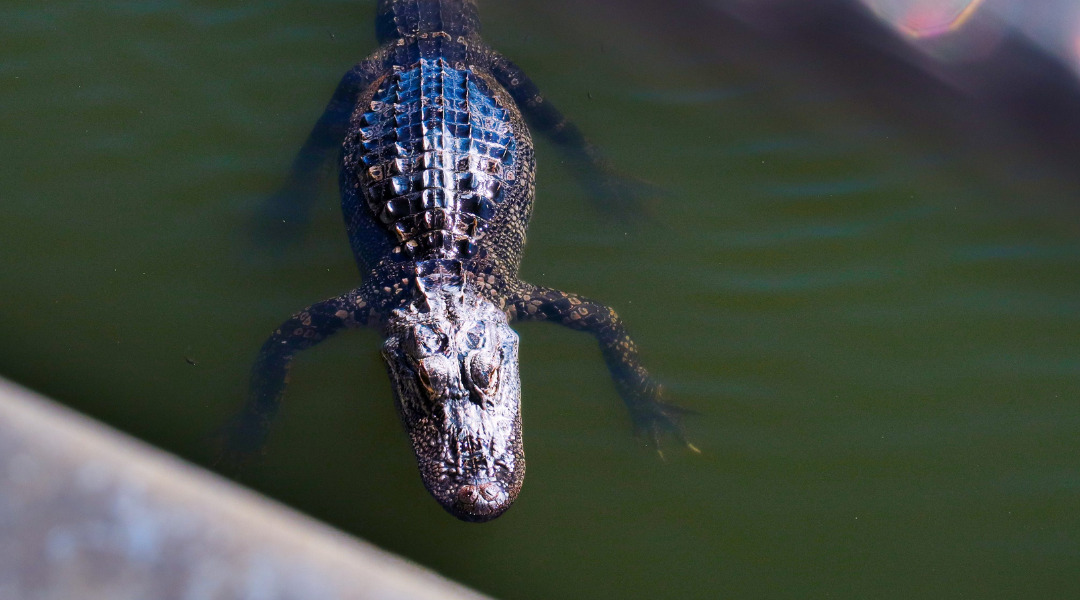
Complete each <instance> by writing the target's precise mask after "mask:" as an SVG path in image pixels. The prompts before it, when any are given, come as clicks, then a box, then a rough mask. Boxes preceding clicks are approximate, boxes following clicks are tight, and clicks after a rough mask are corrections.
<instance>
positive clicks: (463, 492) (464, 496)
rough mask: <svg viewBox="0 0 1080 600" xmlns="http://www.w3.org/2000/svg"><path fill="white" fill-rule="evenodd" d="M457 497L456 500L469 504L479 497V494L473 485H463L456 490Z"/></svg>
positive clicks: (474, 502)
mask: <svg viewBox="0 0 1080 600" xmlns="http://www.w3.org/2000/svg"><path fill="white" fill-rule="evenodd" d="M457 497H458V502H460V503H462V504H465V505H470V506H471V505H473V504H476V501H477V500H479V499H480V494H479V493H478V492H477V490H476V486H475V485H464V486H461V489H460V490H458V493H457Z"/></svg>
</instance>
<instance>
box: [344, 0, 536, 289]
mask: <svg viewBox="0 0 1080 600" xmlns="http://www.w3.org/2000/svg"><path fill="white" fill-rule="evenodd" d="M380 11H381V16H380V19H381V20H382V21H381V22H383V25H381V27H383V28H384V29H387V28H388V27H389V25H386V23H387V22H390V18H391V17H392V21H393V22H394V23H396V24H397V25H396V28H395V29H394V30H393V31H392V32H389V30H388V29H387V31H388V33H385V35H386V36H389V41H388V42H387V44H386V45H384V48H387V49H389V52H390V55H391V57H392V60H391V61H390V62H391V65H390V68H389V70H388V72H387V73H386V75H385V76H384V77H382V78H381V79H379V80H378V81H377V82H375V83H374V84H373V85H372V86H371V88H370V89H368V90H367V91H366V92H365V93H364V94H362V95H361V98H360V101H359V103H358V105H357V108H356V111H355V112H354V114H353V116H352V120H351V123H350V127H349V134H348V135H347V136H346V139H345V144H344V156H343V164H342V167H343V168H342V171H341V172H342V181H341V185H342V192H343V193H342V200H343V208H344V210H345V216H346V221H347V224H348V227H349V235H350V238H351V239H352V241H353V249H354V251H355V252H356V254H357V258H358V259H359V260H360V262H361V264H364V265H367V266H368V267H375V266H376V265H377V264H379V263H381V262H384V261H385V260H386V259H390V260H391V261H392V262H404V261H409V262H418V261H423V260H429V259H454V260H469V259H474V258H484V257H486V256H488V255H489V254H490V255H492V256H491V257H492V258H493V259H494V262H497V263H499V264H501V265H505V266H507V267H510V268H509V271H510V272H516V266H517V262H518V260H519V259H520V252H521V247H522V246H523V244H524V233H525V227H526V225H527V221H528V218H529V213H530V212H531V203H532V180H533V168H534V167H533V157H532V141H531V139H530V137H529V132H528V129H527V127H525V125H524V122H523V121H522V119H521V115H520V114H519V112H518V109H517V106H516V105H515V104H514V102H513V100H512V99H511V98H510V96H509V94H508V93H507V92H506V91H505V90H504V89H503V88H502V87H501V86H500V85H499V84H498V83H497V82H495V80H494V79H493V78H492V77H491V75H490V74H489V72H488V70H487V68H486V66H485V64H486V62H487V61H488V60H489V51H488V50H487V49H486V48H485V47H484V46H483V45H482V44H481V42H480V41H479V38H478V37H475V36H474V35H473V34H474V33H475V28H476V27H477V26H478V25H477V23H476V19H475V6H474V5H473V3H472V2H468V1H466V2H461V1H456V2H451V1H450V0H442V1H439V0H431V1H419V2H417V1H415V0H414V1H411V2H405V1H400V0H398V1H395V2H383V3H382V4H381V5H380ZM451 15H453V16H451ZM443 29H448V30H449V31H445V30H443ZM403 32H411V33H403ZM451 32H454V33H457V34H460V35H458V36H456V37H455V35H454V34H453V33H451ZM382 36H384V32H382V31H380V37H382ZM469 36H472V37H469Z"/></svg>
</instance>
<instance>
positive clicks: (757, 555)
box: [0, 0, 1080, 599]
mask: <svg viewBox="0 0 1080 600" xmlns="http://www.w3.org/2000/svg"><path fill="white" fill-rule="evenodd" d="M751 5H753V6H751ZM755 6H756V7H758V8H756V9H755V10H756V11H757V12H755V10H751V8H754V7H755ZM762 6H767V7H769V10H768V11H765V10H764V9H761V7H762ZM481 8H482V16H483V19H484V22H485V38H486V40H487V41H488V43H489V44H491V45H492V46H494V47H496V48H499V49H500V50H501V51H502V52H503V53H505V54H506V55H508V56H510V57H512V58H513V59H514V60H515V61H516V62H517V63H519V64H520V65H521V66H522V67H523V68H524V69H525V70H526V71H527V72H529V73H530V75H531V76H532V77H533V78H534V80H536V82H537V83H538V85H539V86H540V87H541V89H543V90H545V93H546V94H547V96H548V97H549V98H550V99H552V101H553V102H556V103H557V105H558V106H559V107H560V108H561V109H562V110H563V112H565V113H566V114H568V115H571V116H572V117H573V119H574V120H575V121H576V122H577V124H578V125H579V126H580V127H581V128H582V129H583V130H584V131H585V132H586V133H587V134H588V135H589V136H590V137H591V138H592V139H593V140H595V141H596V142H597V143H598V144H599V145H600V146H601V147H603V148H604V150H605V151H606V152H607V154H608V155H609V157H610V158H611V160H612V161H613V162H614V163H615V164H616V165H618V167H619V168H620V169H622V170H623V171H625V172H627V173H632V174H634V175H636V176H640V177H642V178H643V179H646V180H648V181H651V182H654V183H655V184H657V185H658V186H659V187H660V188H662V189H663V190H665V192H666V193H665V195H664V196H663V197H662V198H660V199H658V200H657V201H656V203H655V204H654V205H652V209H653V211H652V216H651V217H650V218H649V219H646V220H638V221H635V220H625V221H624V220H618V219H612V218H610V217H609V216H605V215H603V214H600V213H598V212H597V211H595V210H593V209H592V208H590V206H589V203H588V200H587V193H586V190H584V189H583V188H582V187H581V186H580V185H579V184H578V183H576V182H575V181H574V178H573V173H572V172H571V171H570V169H568V168H567V167H566V166H565V165H563V164H561V158H560V155H559V154H558V152H557V151H556V150H555V148H553V147H552V146H551V145H550V144H548V143H546V142H544V141H542V140H541V141H539V142H538V149H537V156H538V168H539V172H538V194H537V204H536V212H535V215H534V219H533V223H532V226H531V228H530V233H529V235H530V238H529V246H528V249H527V252H526V257H525V263H524V265H523V274H524V276H525V277H526V278H527V279H529V280H531V281H533V282H535V283H537V284H541V285H550V286H553V287H559V288H564V289H569V290H573V291H576V292H579V293H581V294H584V295H587V296H590V297H594V298H597V299H598V300H601V301H604V302H607V303H610V304H611V305H613V306H615V307H616V308H617V309H618V310H619V313H620V315H621V316H622V317H623V318H624V319H625V320H626V321H627V323H628V325H629V326H630V328H631V330H632V331H633V332H634V333H635V334H636V337H637V340H638V344H639V346H640V347H641V349H642V352H643V354H644V358H645V360H646V361H647V364H648V365H649V366H650V368H651V369H652V370H653V371H654V372H655V373H656V375H657V376H658V377H659V378H660V379H662V380H663V381H664V382H665V384H666V385H667V386H668V387H669V389H670V390H671V391H672V392H673V394H674V396H675V397H676V399H677V400H678V401H679V402H680V403H682V404H684V405H686V406H689V407H692V408H695V409H697V410H700V411H701V412H702V413H703V416H702V417H699V418H698V419H697V420H696V421H694V422H692V423H691V424H690V431H689V433H690V436H691V438H692V439H693V440H694V441H695V443H696V444H697V445H698V446H699V447H701V448H702V450H703V451H704V454H703V455H702V456H689V455H684V454H678V453H669V460H668V462H666V463H661V462H659V461H657V460H656V459H655V457H654V456H653V455H652V454H651V453H650V452H649V451H648V450H647V449H645V448H644V447H643V446H642V444H641V443H640V442H639V441H635V440H634V439H633V438H632V437H631V436H630V435H629V429H630V427H629V423H628V422H627V419H626V415H625V413H624V411H623V409H622V407H621V406H620V403H619V400H618V397H617V395H616V393H615V391H614V390H613V389H612V387H611V385H610V382H609V379H608V377H607V374H606V373H605V371H604V366H603V363H602V361H601V360H600V357H599V355H598V352H597V351H596V348H595V344H594V342H593V340H591V339H589V338H588V337H586V336H580V335H577V334H575V333H574V332H571V331H564V330H560V329H559V328H555V327H549V326H545V325H543V324H525V325H522V326H521V327H519V328H518V330H519V332H520V335H521V338H522V341H521V369H522V383H523V405H524V408H523V414H524V435H525V448H526V455H527V457H528V460H529V475H528V477H527V478H526V483H525V486H524V489H523V491H522V495H521V497H520V498H519V500H518V503H517V504H516V505H515V507H514V508H513V510H511V511H509V512H508V513H507V514H506V515H505V516H503V517H501V518H500V519H499V520H497V521H494V522H492V523H490V524H487V525H483V526H471V525H467V524H463V523H458V522H456V521H455V520H454V519H453V518H452V517H450V516H448V515H446V514H445V513H444V512H443V510H442V509H441V508H439V506H438V505H437V504H436V503H435V502H433V501H432V500H431V499H430V497H429V496H428V494H427V493H426V492H425V491H424V489H423V487H422V486H421V484H420V481H419V478H418V477H417V473H416V467H415V464H414V459H413V455H412V452H411V449H410V447H409V444H408V441H407V439H406V438H405V436H404V435H402V431H401V426H400V424H399V423H398V421H397V415H396V414H395V412H394V408H393V404H392V400H391V392H390V386H389V383H388V381H387V377H386V373H385V369H384V367H383V365H382V363H381V360H380V358H379V355H378V347H379V340H378V336H377V335H376V334H375V333H373V332H355V333H349V334H347V335H341V336H338V337H337V338H335V339H333V340H330V341H328V342H326V343H325V344H323V345H320V346H319V347H317V348H314V349H312V350H309V351H306V352H305V353H304V355H303V356H302V357H301V358H300V360H299V361H298V364H297V366H296V368H295V369H294V371H293V376H292V383H291V384H290V389H289V392H288V396H287V398H286V405H285V408H284V410H283V414H282V416H281V418H280V422H279V424H278V426H277V427H276V429H275V431H274V434H273V437H272V440H271V443H270V447H269V450H268V452H269V453H268V456H267V460H266V462H265V463H264V464H262V465H260V466H258V467H256V468H254V469H251V470H250V471H248V472H245V473H244V474H242V475H241V477H240V479H241V480H242V481H243V482H244V483H247V484H249V485H252V486H253V487H255V488H257V489H259V490H261V491H264V492H266V493H268V494H270V495H272V496H274V497H276V498H279V499H281V500H283V501H285V502H287V503H289V504H291V505H293V506H296V507H298V508H300V509H301V510H304V511H306V512H308V513H310V514H313V515H315V516H316V517H319V518H321V519H324V520H327V521H329V522H330V523H333V524H334V525H336V526H338V527H341V528H343V529H345V530H347V531H350V532H352V533H355V534H357V535H360V536H362V537H364V538H366V539H369V540H371V541H373V542H375V543H377V544H379V545H381V546H383V547H385V548H387V549H390V550H392V551H395V552H399V553H401V554H404V555H406V556H408V557H410V558H413V559H415V560H417V561H419V562H421V563H423V564H426V565H429V566H431V567H433V568H435V569H437V570H439V571H441V572H442V573H445V574H447V575H448V576H450V577H452V578H454V579H457V580H459V581H462V582H464V583H467V584H469V585H472V586H475V587H477V588H479V589H480V590H483V591H485V592H488V593H490V594H492V595H494V596H497V597H502V598H507V599H527V598H550V597H564V598H620V599H632V598H657V597H661V598H665V597H675V596H679V597H688V598H715V597H717V596H725V597H726V596H731V597H738V598H776V597H817V596H828V597H838V598H864V597H880V598H923V597H927V596H938V595H964V596H977V597H982V598H997V597H1002V598H1004V597H1031V596H1038V597H1068V596H1070V595H1076V594H1077V592H1080V589H1078V585H1077V580H1076V577H1075V573H1076V571H1077V568H1078V567H1080V520H1078V517H1077V514H1078V513H1077V511H1076V510H1075V507H1076V505H1077V500H1078V493H1080V488H1078V485H1077V482H1078V481H1080V465H1078V464H1077V459H1076V457H1077V455H1078V453H1077V451H1078V450H1080V448H1078V443H1077V439H1078V438H1077V436H1076V431H1077V430H1078V428H1080V405H1078V404H1077V402H1076V400H1077V398H1076V391H1077V390H1078V389H1080V366H1078V364H1080V363H1078V356H1080V353H1078V350H1077V348H1078V347H1080V327H1078V325H1080V323H1078V317H1077V315H1080V312H1078V311H1077V308H1078V305H1077V303H1078V302H1080V300H1078V299H1080V279H1078V278H1077V272H1078V270H1077V267H1078V266H1080V265H1078V261H1080V235H1078V233H1080V231H1078V230H1080V210H1078V209H1080V207H1078V204H1077V202H1076V199H1077V198H1078V197H1080V196H1078V194H1077V192H1078V189H1080V181H1078V180H1077V173H1080V171H1078V170H1076V169H1075V168H1074V165H1075V164H1076V163H1077V159H1078V158H1080V156H1077V155H1078V153H1080V146H1078V145H1077V142H1076V140H1080V135H1077V134H1078V133H1080V108H1078V107H1080V102H1078V100H1080V92H1078V91H1077V84H1076V80H1075V79H1074V78H1073V77H1072V75H1071V74H1070V73H1069V71H1068V70H1067V69H1066V68H1064V67H1062V66H1061V65H1060V63H1058V62H1056V60H1054V59H1050V58H1047V57H1046V56H1045V55H1044V54H1043V53H1042V52H1040V51H1038V50H1037V49H1035V48H1034V47H1033V46H1031V45H1030V44H1029V43H1028V42H1026V41H1025V40H1024V39H1023V38H1021V37H1019V36H1013V37H1009V36H1006V37H1004V38H1003V41H1002V42H1001V44H1000V45H999V46H997V49H996V50H995V53H994V54H992V55H991V56H990V58H988V59H986V60H984V61H983V62H977V63H965V64H945V65H933V66H932V68H931V66H928V64H927V63H926V62H925V60H926V59H925V57H923V56H921V55H919V54H917V53H915V52H914V51H913V50H912V49H911V48H910V47H909V46H907V45H905V44H904V43H902V42H900V41H898V40H897V38H895V36H893V34H892V32H890V31H889V30H887V29H886V28H884V27H883V26H882V25H880V24H879V23H878V22H877V21H875V20H873V19H872V18H871V17H870V16H869V13H867V12H866V11H864V10H861V9H855V8H852V7H851V5H849V4H847V3H844V2H838V1H837V2H821V3H797V2H775V3H743V2H719V1H717V2H705V1H704V0H701V1H699V2H691V1H682V2H677V3H659V2H652V1H647V0H626V1H623V2H618V3H616V2H612V1H611V0H590V1H587V2H569V0H549V1H546V2H539V1H532V0H528V1H526V0H520V1H513V2H503V3H495V2H482V3H481ZM373 11H374V3H372V2H356V3H341V2H328V1H320V2H312V1H304V2H301V1H299V0H288V1H283V2H275V3H261V4H252V3H245V2H239V1H236V2H225V3H222V4H221V5H220V6H216V7H210V6H203V5H194V4H189V3H162V2H154V3H137V4H133V3H130V2H110V1H103V2H98V3H81V2H74V1H72V2H50V3H48V4H42V3H37V2H29V1H16V2H9V3H7V4H5V5H4V7H3V8H0V37H2V38H3V39H4V40H5V46H4V50H3V51H2V52H0V110H2V111H3V114H4V116H5V119H4V121H5V126H4V127H3V128H2V129H0V141H2V142H3V143H2V144H0V164H3V169H4V174H5V177H4V181H5V183H6V186H5V191H4V195H3V208H2V209H0V211H2V214H3V216H4V218H3V219H0V261H3V263H2V265H0V273H2V275H0V276H2V278H3V284H4V289H5V293H4V294H3V296H2V298H0V331H2V332H3V344H2V348H0V372H2V373H3V374H4V375H6V376H10V377H12V378H14V379H16V380H18V381H21V382H23V383H26V384H28V385H30V386H32V387H35V388H36V389H39V390H42V391H44V392H47V393H49V394H51V395H53V396H55V397H58V398H60V399H61V400H64V401H65V402H67V403H68V404H70V405H71V406H74V407H76V408H78V409H79V410H82V411H84V412H87V413H89V414H91V415H93V416H95V417H97V418H100V419H103V420H105V421H107V422H109V423H111V424H114V425H116V426H118V427H120V428H122V429H124V430H126V431H129V432H132V433H134V434H136V435H139V436H141V437H143V438H145V439H148V440H150V441H152V442H154V443H156V444H158V445H160V446H163V447H165V448H167V449H169V450H172V451H174V452H177V453H179V454H181V455H183V456H185V457H188V458H191V459H193V460H196V461H200V462H203V463H206V462H208V461H209V459H210V454H209V450H208V449H207V448H206V446H205V434H206V432H207V431H210V430H212V429H213V428H214V427H216V426H217V425H218V424H219V423H220V422H221V421H222V419H223V418H224V417H225V415H226V414H228V412H229V411H230V410H232V408H233V407H234V406H235V405H236V403H237V402H239V400H240V399H241V398H242V397H243V393H244V388H245V386H246V385H247V373H248V369H249V368H250V363H251V360H252V359H253V358H254V355H255V353H256V352H257V350H258V348H259V345H260V344H261V343H262V341H263V339H264V338H265V335H266V334H267V333H269V332H270V331H271V330H273V328H275V327H277V325H278V324H279V323H280V322H281V320H282V319H283V318H284V317H286V316H288V315H289V314H291V313H292V312H293V311H295V310H296V309H297V308H299V307H302V306H305V305H307V304H310V303H312V302H315V301H318V300H321V299H323V298H326V297H330V296H333V295H336V294H339V293H341V292H342V291H344V290H347V289H350V288H352V287H354V286H355V285H356V284H357V281H358V279H359V275H358V274H357V271H356V267H355V265H353V264H352V259H351V254H350V251H349V247H348V243H347V240H346V239H345V236H344V234H343V232H342V226H341V222H340V213H339V210H338V207H337V202H336V199H335V197H334V190H333V188H334V182H333V181H331V180H332V179H333V178H332V177H331V178H330V179H329V180H328V181H327V184H326V189H325V190H324V193H323V194H322V196H321V197H320V198H319V199H318V200H317V201H316V202H315V203H314V205H313V212H312V215H311V220H310V224H309V226H308V229H307V231H306V232H305V234H304V235H303V237H302V238H300V239H299V240H297V241H296V243H295V244H294V246H293V247H292V248H291V249H290V250H289V251H287V252H283V253H280V254H274V255H271V254H268V253H265V252H263V251H262V250H260V249H259V248H258V247H256V246H253V245H252V244H251V242H250V237H249V235H248V232H249V231H250V226H251V222H252V218H253V214H254V211H255V207H256V206H257V205H258V204H259V202H261V201H262V200H263V199H264V198H266V197H267V196H268V195H269V194H271V193H272V192H273V191H274V190H275V189H276V188H277V187H278V186H279V185H280V184H281V182H282V181H283V178H284V174H285V172H286V170H287V168H288V164H289V161H290V160H291V158H292V156H293V154H294V152H295V150H296V149H297V148H298V147H299V145H300V144H301V143H302V141H303V139H304V136H306V135H307V132H308V131H309V129H310V127H311V125H312V123H313V121H314V119H315V118H317V116H318V115H319V112H320V111H321V109H322V107H323V106H324V105H325V102H326V99H327V98H328V97H329V94H330V93H331V91H332V90H333V88H334V86H335V85H336V83H337V81H338V79H339V78H340V76H341V74H342V73H343V72H345V70H346V69H348V68H349V67H350V66H351V65H352V63H353V62H355V61H356V60H358V59H360V58H361V57H363V56H365V55H366V54H367V53H368V52H369V51H370V50H371V49H372V48H373V47H374V45H375V40H374V31H373V28H372V26H371V23H372V18H373ZM186 359H191V360H190V361H189V360H186ZM192 362H194V363H195V364H191V363H192Z"/></svg>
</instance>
